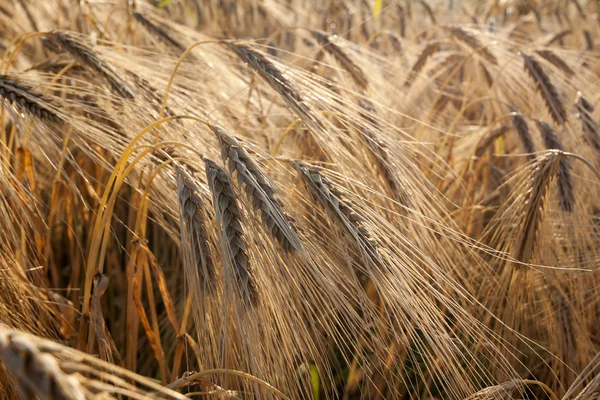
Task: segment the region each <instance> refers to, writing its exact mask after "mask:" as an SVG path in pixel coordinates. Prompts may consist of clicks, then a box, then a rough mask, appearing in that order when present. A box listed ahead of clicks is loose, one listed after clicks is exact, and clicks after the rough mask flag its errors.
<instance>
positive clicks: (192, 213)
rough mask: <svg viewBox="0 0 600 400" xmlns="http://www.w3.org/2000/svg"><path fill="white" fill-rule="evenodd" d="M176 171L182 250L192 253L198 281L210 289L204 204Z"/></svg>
mask: <svg viewBox="0 0 600 400" xmlns="http://www.w3.org/2000/svg"><path fill="white" fill-rule="evenodd" d="M176 173H177V195H178V198H179V212H180V215H181V221H180V223H181V236H182V244H183V245H185V247H184V251H188V252H190V254H192V256H193V257H192V260H193V261H195V262H196V264H197V265H196V267H197V268H198V271H199V272H200V274H199V276H200V279H201V282H200V283H201V284H203V287H206V288H208V289H209V290H212V289H213V288H214V286H215V266H214V262H213V258H212V253H211V250H210V244H209V238H208V232H207V230H206V224H205V222H204V205H203V203H202V199H201V197H200V194H199V188H198V186H197V185H196V183H194V181H193V180H192V179H191V177H190V176H188V174H187V172H185V171H183V170H182V169H181V168H180V167H177V168H176Z"/></svg>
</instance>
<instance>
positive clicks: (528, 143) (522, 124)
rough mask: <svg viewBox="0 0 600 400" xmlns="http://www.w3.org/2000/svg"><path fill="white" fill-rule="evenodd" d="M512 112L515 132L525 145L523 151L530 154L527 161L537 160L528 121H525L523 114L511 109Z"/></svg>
mask: <svg viewBox="0 0 600 400" xmlns="http://www.w3.org/2000/svg"><path fill="white" fill-rule="evenodd" d="M511 112H512V113H513V115H512V117H511V119H512V123H513V126H514V128H515V131H516V132H517V135H519V139H520V140H521V143H522V144H523V149H525V152H526V153H528V155H527V159H528V160H533V159H534V158H535V156H534V155H533V153H534V152H535V146H534V144H533V139H532V137H531V134H530V133H529V126H528V125H527V121H525V118H523V116H522V115H521V114H519V113H518V112H516V110H514V109H511Z"/></svg>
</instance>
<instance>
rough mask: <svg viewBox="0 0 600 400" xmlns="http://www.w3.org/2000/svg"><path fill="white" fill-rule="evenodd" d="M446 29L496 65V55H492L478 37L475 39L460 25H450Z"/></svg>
mask: <svg viewBox="0 0 600 400" xmlns="http://www.w3.org/2000/svg"><path fill="white" fill-rule="evenodd" d="M448 30H449V31H450V33H451V34H452V35H453V36H454V37H456V38H457V39H460V40H461V41H462V42H464V43H465V44H466V45H467V46H469V47H470V48H471V49H473V50H475V51H477V52H478V53H479V54H481V55H482V56H483V58H485V59H486V60H487V61H489V62H490V63H492V64H494V65H498V59H497V58H496V56H494V55H493V54H492V53H491V52H490V51H489V50H488V49H487V48H486V47H485V46H483V45H482V44H481V42H480V41H479V39H477V38H476V37H475V36H473V35H472V34H470V33H469V32H467V31H465V30H464V29H463V28H461V27H460V26H451V27H449V28H448Z"/></svg>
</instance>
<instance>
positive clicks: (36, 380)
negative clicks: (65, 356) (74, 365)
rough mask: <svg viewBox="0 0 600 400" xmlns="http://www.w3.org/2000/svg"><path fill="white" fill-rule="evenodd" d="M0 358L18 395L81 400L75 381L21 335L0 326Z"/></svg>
mask: <svg viewBox="0 0 600 400" xmlns="http://www.w3.org/2000/svg"><path fill="white" fill-rule="evenodd" d="M0 358H1V359H2V362H3V363H4V366H5V367H6V368H7V369H8V370H9V371H10V372H12V373H13V374H14V375H15V376H16V378H17V379H18V381H19V386H20V388H21V390H22V392H23V393H24V394H26V395H35V396H38V397H39V398H40V399H41V400H84V399H85V398H86V397H85V395H84V390H83V388H82V386H81V385H80V383H79V382H78V381H77V379H76V378H75V377H73V376H71V375H68V374H67V373H65V372H64V371H63V370H62V369H61V368H60V366H59V364H58V361H57V360H56V358H55V357H54V356H53V355H52V354H50V353H47V352H45V351H43V350H42V349H41V348H39V347H38V345H37V344H36V343H35V342H34V341H32V340H31V338H30V337H29V336H28V335H26V334H24V333H21V332H18V331H14V330H12V329H9V328H8V327H7V326H6V325H0Z"/></svg>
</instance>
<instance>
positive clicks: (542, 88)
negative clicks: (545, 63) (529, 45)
mask: <svg viewBox="0 0 600 400" xmlns="http://www.w3.org/2000/svg"><path fill="white" fill-rule="evenodd" d="M521 57H523V66H524V68H525V71H527V74H529V76H530V77H531V79H532V80H533V81H534V83H535V87H536V89H537V91H538V92H540V94H541V95H542V98H543V99H544V102H545V103H546V107H548V110H549V111H550V115H551V116H552V119H553V120H554V122H556V123H557V124H558V125H562V124H563V123H564V122H565V121H566V120H567V112H566V111H565V108H564V106H563V103H562V101H561V100H560V97H559V95H558V90H557V89H556V87H555V86H554V85H553V84H552V81H551V80H550V78H549V77H548V75H547V74H546V72H545V71H544V69H543V68H542V66H541V65H540V63H539V62H538V61H537V60H536V59H535V57H534V56H530V55H527V54H525V53H523V52H521Z"/></svg>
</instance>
